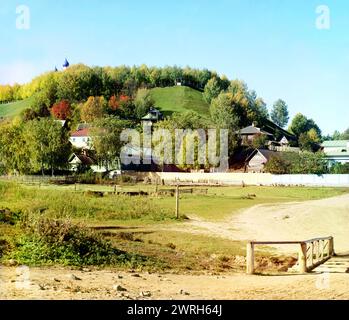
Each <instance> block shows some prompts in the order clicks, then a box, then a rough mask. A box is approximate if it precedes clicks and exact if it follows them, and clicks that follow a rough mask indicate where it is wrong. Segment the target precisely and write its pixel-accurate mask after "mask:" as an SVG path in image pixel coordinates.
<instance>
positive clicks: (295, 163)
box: [265, 152, 328, 174]
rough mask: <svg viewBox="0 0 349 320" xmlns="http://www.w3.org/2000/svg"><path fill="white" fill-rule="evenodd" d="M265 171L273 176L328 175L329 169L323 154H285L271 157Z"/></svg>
mask: <svg viewBox="0 0 349 320" xmlns="http://www.w3.org/2000/svg"><path fill="white" fill-rule="evenodd" d="M265 171H266V172H269V173H273V174H326V173H328V168H327V161H326V159H325V158H324V155H323V154H322V153H321V152H317V153H311V152H302V153H299V154H298V153H295V152H284V153H282V154H280V155H279V156H277V157H274V156H273V157H271V158H270V159H269V161H268V162H267V164H266V166H265Z"/></svg>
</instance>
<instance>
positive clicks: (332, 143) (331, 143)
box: [322, 140, 349, 148]
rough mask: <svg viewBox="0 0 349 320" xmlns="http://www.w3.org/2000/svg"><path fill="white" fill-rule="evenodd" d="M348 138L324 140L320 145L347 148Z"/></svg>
mask: <svg viewBox="0 0 349 320" xmlns="http://www.w3.org/2000/svg"><path fill="white" fill-rule="evenodd" d="M348 144H349V140H333V141H324V142H323V143H322V147H324V148H347V147H348Z"/></svg>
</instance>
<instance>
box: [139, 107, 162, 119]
mask: <svg viewBox="0 0 349 320" xmlns="http://www.w3.org/2000/svg"><path fill="white" fill-rule="evenodd" d="M161 117H162V113H161V112H160V111H159V110H157V109H151V110H150V111H149V113H148V114H147V115H146V116H145V117H143V118H142V120H150V121H157V120H159V119H160V118H161Z"/></svg>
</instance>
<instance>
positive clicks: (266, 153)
mask: <svg viewBox="0 0 349 320" xmlns="http://www.w3.org/2000/svg"><path fill="white" fill-rule="evenodd" d="M257 153H259V154H260V155H262V157H263V158H264V159H265V160H267V161H269V160H270V158H271V157H273V156H274V157H280V153H279V152H276V151H271V150H268V149H255V150H254V152H253V153H252V154H251V155H250V156H249V157H248V158H247V159H246V162H248V161H250V160H251V159H252V158H253V157H254V156H255V155H256V154H257Z"/></svg>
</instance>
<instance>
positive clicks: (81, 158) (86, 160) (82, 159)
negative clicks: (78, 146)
mask: <svg viewBox="0 0 349 320" xmlns="http://www.w3.org/2000/svg"><path fill="white" fill-rule="evenodd" d="M74 160H75V161H74ZM76 160H77V161H76ZM73 161H74V163H81V164H83V165H86V166H91V165H93V164H94V163H95V162H94V160H93V159H92V158H90V157H89V156H87V155H84V154H76V153H73V154H72V155H71V156H70V158H69V163H73Z"/></svg>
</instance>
